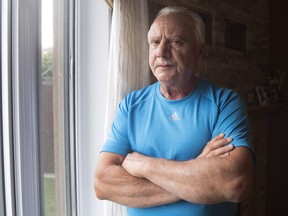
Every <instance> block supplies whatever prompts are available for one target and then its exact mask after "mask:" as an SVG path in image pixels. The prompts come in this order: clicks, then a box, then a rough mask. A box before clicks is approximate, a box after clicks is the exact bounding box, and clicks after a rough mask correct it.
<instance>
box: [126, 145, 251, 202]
mask: <svg viewBox="0 0 288 216" xmlns="http://www.w3.org/2000/svg"><path fill="white" fill-rule="evenodd" d="M247 151H248V152H247ZM132 164H134V165H133V166H130V165H132ZM124 167H125V168H126V170H128V171H129V173H131V174H132V175H133V176H137V177H142V178H146V179H148V180H149V181H151V182H153V183H154V184H156V185H158V186H159V187H161V188H163V189H164V190H166V191H168V192H170V193H172V194H174V195H175V196H177V197H179V198H181V199H184V200H186V201H189V202H192V203H199V204H212V203H219V202H226V201H228V202H239V201H242V200H243V199H244V198H245V197H246V196H247V194H248V192H249V189H250V186H251V183H252V181H251V179H252V176H253V175H252V174H253V172H252V170H253V165H252V156H251V154H250V152H249V150H247V149H245V148H241V149H240V148H237V149H235V150H233V151H232V152H231V153H230V154H229V156H227V157H211V158H197V159H194V160H190V161H185V162H177V161H171V160H165V159H157V158H151V157H146V156H143V155H139V154H135V153H134V154H131V155H129V157H126V159H125V161H124Z"/></svg>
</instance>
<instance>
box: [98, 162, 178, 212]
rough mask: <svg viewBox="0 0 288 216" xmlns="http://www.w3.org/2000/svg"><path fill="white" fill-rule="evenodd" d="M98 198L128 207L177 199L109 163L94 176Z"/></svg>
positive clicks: (165, 202) (159, 203)
mask: <svg viewBox="0 0 288 216" xmlns="http://www.w3.org/2000/svg"><path fill="white" fill-rule="evenodd" d="M94 183H95V191H96V194H97V197H98V198H99V199H107V200H110V201H113V202H117V203H119V204H122V205H125V206H130V207H152V206H158V205H162V204H167V203H172V202H176V201H178V200H179V198H177V197H176V196H175V195H172V194H171V193H169V192H167V191H165V190H164V189H162V188H160V187H159V186H157V185H155V184H154V183H151V182H149V181H148V180H147V179H143V178H137V177H133V176H131V175H130V174H129V173H127V171H126V170H124V169H123V168H122V166H120V165H111V166H109V167H107V168H106V170H105V172H104V173H99V174H98V175H97V176H96V177H95V182H94Z"/></svg>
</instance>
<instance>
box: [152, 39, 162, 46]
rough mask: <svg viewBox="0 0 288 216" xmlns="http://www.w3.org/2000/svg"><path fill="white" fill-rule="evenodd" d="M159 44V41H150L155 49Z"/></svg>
mask: <svg viewBox="0 0 288 216" xmlns="http://www.w3.org/2000/svg"><path fill="white" fill-rule="evenodd" d="M159 44H160V41H158V40H153V41H151V45H152V46H153V47H157V46H158V45H159Z"/></svg>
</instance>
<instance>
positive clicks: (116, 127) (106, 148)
mask: <svg viewBox="0 0 288 216" xmlns="http://www.w3.org/2000/svg"><path fill="white" fill-rule="evenodd" d="M127 112H128V108H127V106H125V101H122V102H121V103H120V105H119V107H118V109H117V111H116V114H115V118H114V121H113V124H112V126H111V129H110V132H109V134H108V137H107V139H106V141H105V143H104V145H103V147H102V149H101V152H111V153H116V154H120V155H124V156H126V155H127V154H128V153H130V152H131V147H130V143H129V139H128V126H127V121H128V120H127Z"/></svg>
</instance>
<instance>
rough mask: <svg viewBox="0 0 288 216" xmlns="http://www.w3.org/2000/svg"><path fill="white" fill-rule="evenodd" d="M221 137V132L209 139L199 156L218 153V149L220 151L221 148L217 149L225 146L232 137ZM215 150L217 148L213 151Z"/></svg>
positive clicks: (222, 135)
mask: <svg viewBox="0 0 288 216" xmlns="http://www.w3.org/2000/svg"><path fill="white" fill-rule="evenodd" d="M223 137H224V134H223V133H221V134H219V135H218V136H216V137H215V138H213V139H212V140H211V141H209V142H208V143H207V145H206V146H205V147H204V149H203V151H202V152H201V154H200V155H199V157H207V156H208V155H210V156H211V155H212V156H213V155H214V154H218V151H221V150H218V149H219V148H222V147H224V146H226V145H227V144H229V143H230V142H231V141H232V138H230V137H228V138H223ZM224 149H225V148H224ZM215 150H217V151H216V153H215V152H213V151H215Z"/></svg>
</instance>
